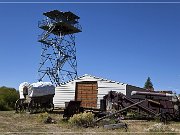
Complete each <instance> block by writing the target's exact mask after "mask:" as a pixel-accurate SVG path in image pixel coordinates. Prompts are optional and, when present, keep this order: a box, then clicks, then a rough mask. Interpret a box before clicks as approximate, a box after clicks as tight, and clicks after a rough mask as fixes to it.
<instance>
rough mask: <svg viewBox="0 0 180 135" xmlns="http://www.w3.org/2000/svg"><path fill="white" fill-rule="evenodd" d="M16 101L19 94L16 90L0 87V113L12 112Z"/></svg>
mask: <svg viewBox="0 0 180 135" xmlns="http://www.w3.org/2000/svg"><path fill="white" fill-rule="evenodd" d="M17 99H19V92H18V91H17V90H16V89H14V88H9V87H5V86H3V87H0V111H9V110H13V109H14V106H15V103H16V100H17Z"/></svg>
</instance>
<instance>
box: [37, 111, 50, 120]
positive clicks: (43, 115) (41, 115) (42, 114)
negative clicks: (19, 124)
mask: <svg viewBox="0 0 180 135" xmlns="http://www.w3.org/2000/svg"><path fill="white" fill-rule="evenodd" d="M48 117H49V114H48V113H47V112H45V113H41V114H39V115H38V118H37V120H38V122H44V121H45V120H46V119H47V118H48Z"/></svg>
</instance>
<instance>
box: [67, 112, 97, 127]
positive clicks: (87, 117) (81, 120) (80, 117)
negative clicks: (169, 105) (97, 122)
mask: <svg viewBox="0 0 180 135" xmlns="http://www.w3.org/2000/svg"><path fill="white" fill-rule="evenodd" d="M93 120H94V114H93V113H92V112H87V113H86V112H84V113H80V114H74V115H73V117H70V119H69V120H68V121H69V122H70V124H71V125H73V126H90V125H92V124H93Z"/></svg>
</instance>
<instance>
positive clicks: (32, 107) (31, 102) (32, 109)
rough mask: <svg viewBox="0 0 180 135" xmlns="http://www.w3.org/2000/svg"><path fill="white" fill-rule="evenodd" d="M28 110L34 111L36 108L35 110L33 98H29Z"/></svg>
mask: <svg viewBox="0 0 180 135" xmlns="http://www.w3.org/2000/svg"><path fill="white" fill-rule="evenodd" d="M28 111H29V112H30V113H35V112H36V111H37V110H36V104H35V102H34V100H31V101H30V102H29V104H28Z"/></svg>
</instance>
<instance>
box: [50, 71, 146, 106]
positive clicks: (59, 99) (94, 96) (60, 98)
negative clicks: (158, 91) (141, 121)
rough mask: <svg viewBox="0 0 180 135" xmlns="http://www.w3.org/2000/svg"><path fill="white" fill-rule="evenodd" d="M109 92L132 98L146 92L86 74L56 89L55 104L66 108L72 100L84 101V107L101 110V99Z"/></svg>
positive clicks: (82, 103) (82, 104)
mask: <svg viewBox="0 0 180 135" xmlns="http://www.w3.org/2000/svg"><path fill="white" fill-rule="evenodd" d="M108 91H117V92H121V93H123V94H125V95H127V96H131V92H132V91H144V89H143V88H139V87H136V86H132V85H129V84H125V83H120V82H116V81H111V80H107V79H103V78H99V77H95V76H91V75H87V74H85V75H83V76H81V77H79V78H78V79H76V80H71V81H68V82H66V83H63V84H61V85H60V86H59V87H56V89H55V96H54V101H53V102H54V105H55V107H58V108H64V107H65V102H69V101H70V100H78V101H82V102H81V106H83V107H88V108H100V99H103V96H104V95H106V94H107V93H108Z"/></svg>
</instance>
